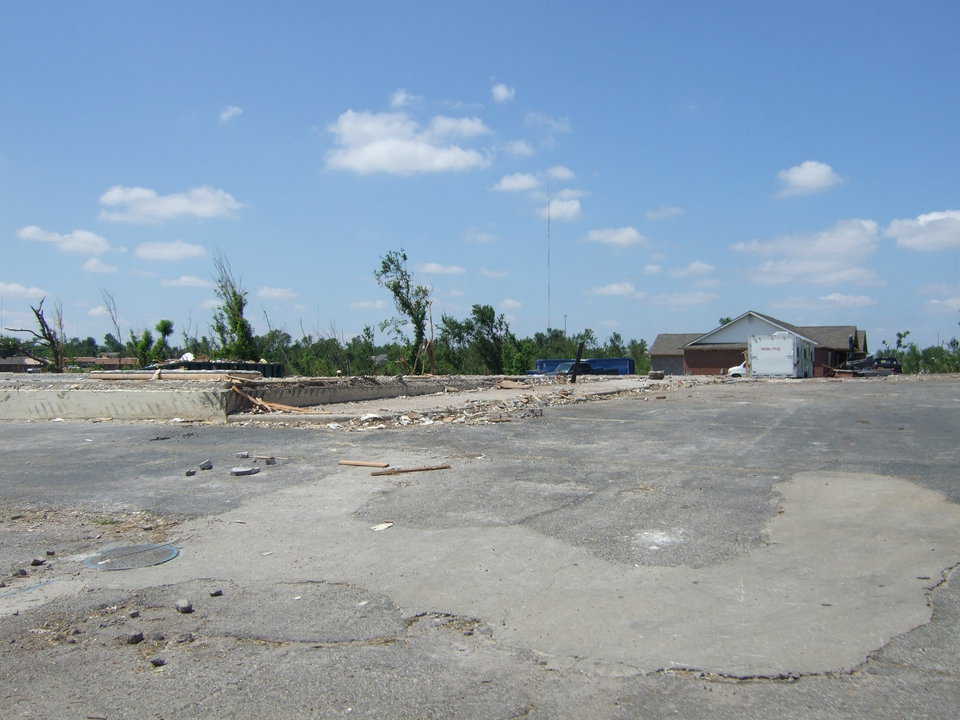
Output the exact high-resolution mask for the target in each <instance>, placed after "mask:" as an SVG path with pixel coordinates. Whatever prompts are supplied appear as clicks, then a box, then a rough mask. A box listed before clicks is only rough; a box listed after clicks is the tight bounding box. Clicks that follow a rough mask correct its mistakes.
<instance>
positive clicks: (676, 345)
mask: <svg viewBox="0 0 960 720" xmlns="http://www.w3.org/2000/svg"><path fill="white" fill-rule="evenodd" d="M700 335H702V333H660V334H659V335H657V339H656V340H654V341H653V345H652V346H651V347H650V354H651V355H678V356H679V355H683V346H684V345H686V344H687V343H688V342H690V341H692V340H696V339H697V338H698V337H700Z"/></svg>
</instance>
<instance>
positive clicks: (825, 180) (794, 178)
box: [777, 160, 843, 197]
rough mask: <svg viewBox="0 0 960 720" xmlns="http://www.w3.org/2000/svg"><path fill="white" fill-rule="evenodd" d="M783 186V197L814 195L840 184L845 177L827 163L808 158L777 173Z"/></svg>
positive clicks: (781, 193)
mask: <svg viewBox="0 0 960 720" xmlns="http://www.w3.org/2000/svg"><path fill="white" fill-rule="evenodd" d="M777 177H778V178H780V182H781V183H782V184H783V188H782V189H781V190H780V196H781V197H789V196H791V195H812V194H814V193H818V192H823V191H824V190H829V189H830V188H832V187H834V186H836V185H839V184H840V183H842V182H843V178H841V177H840V176H839V175H837V173H836V172H834V170H833V168H832V167H830V166H829V165H827V164H826V163H822V162H817V161H816V160H807V161H805V162H802V163H800V164H799V165H794V166H793V167H791V168H787V169H786V170H781V171H780V172H778V173H777Z"/></svg>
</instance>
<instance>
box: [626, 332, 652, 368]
mask: <svg viewBox="0 0 960 720" xmlns="http://www.w3.org/2000/svg"><path fill="white" fill-rule="evenodd" d="M627 352H628V353H629V354H630V357H632V358H633V363H634V365H636V367H637V373H638V374H640V375H646V374H647V373H648V372H650V352H649V351H648V350H647V341H646V340H643V339H640V340H631V341H630V344H629V345H628V346H627Z"/></svg>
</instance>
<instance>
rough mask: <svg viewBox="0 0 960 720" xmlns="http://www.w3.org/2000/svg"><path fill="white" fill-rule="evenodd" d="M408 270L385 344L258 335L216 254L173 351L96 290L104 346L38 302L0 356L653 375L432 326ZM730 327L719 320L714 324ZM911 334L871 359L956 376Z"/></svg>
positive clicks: (474, 330) (634, 351)
mask: <svg viewBox="0 0 960 720" xmlns="http://www.w3.org/2000/svg"><path fill="white" fill-rule="evenodd" d="M407 263H408V258H407V254H406V253H405V252H404V251H403V250H393V251H390V252H388V253H386V254H385V255H384V256H383V257H381V258H380V263H379V265H378V266H377V267H376V269H375V271H374V273H373V275H374V278H375V279H376V281H377V282H378V284H379V285H380V286H381V287H382V288H384V289H385V290H387V291H388V292H389V293H390V295H391V297H392V298H393V302H394V307H395V309H396V313H397V314H396V316H394V317H392V318H387V319H385V320H384V321H383V322H381V323H380V324H379V325H378V327H377V329H379V330H380V332H381V336H383V337H385V338H386V340H385V341H381V342H379V343H377V342H376V341H375V337H376V332H375V328H374V327H373V326H367V327H364V328H363V330H362V331H361V332H360V334H358V335H355V336H354V337H351V338H346V337H343V336H339V335H338V333H337V332H336V331H335V330H332V331H331V332H330V333H329V335H328V336H326V337H323V336H315V335H311V334H308V333H306V332H302V333H301V336H300V337H298V338H294V337H293V336H292V335H290V334H289V333H288V332H286V331H284V330H280V329H276V328H272V327H268V330H267V332H265V333H263V334H261V335H257V334H255V333H254V332H253V328H252V326H251V324H250V321H249V320H248V319H247V317H246V309H247V291H246V290H245V289H244V288H243V287H242V285H241V283H240V282H239V281H238V280H237V279H236V277H235V276H234V274H233V271H232V269H231V267H230V263H229V262H228V261H227V259H226V258H224V257H222V256H218V257H216V258H215V259H214V290H215V292H216V295H217V298H218V300H219V305H218V306H217V308H216V309H215V311H214V314H213V319H212V323H211V326H210V333H209V334H205V335H198V334H194V333H190V332H183V333H182V339H181V341H180V343H179V344H172V342H173V340H172V338H173V334H174V323H173V322H172V321H171V320H161V321H160V322H158V323H157V324H156V326H155V327H154V328H152V329H151V328H148V329H143V330H140V331H139V332H134V331H133V330H130V331H129V333H128V335H127V337H126V339H125V340H123V339H122V338H123V335H122V334H121V331H120V321H119V312H118V310H117V303H116V301H115V299H114V298H113V296H112V295H110V293H108V292H106V291H102V294H103V299H104V307H105V308H106V310H107V314H108V315H109V317H110V319H111V322H112V324H113V328H114V332H112V333H110V332H108V333H106V334H105V335H104V337H103V341H102V342H97V340H96V339H95V338H93V337H87V338H83V339H81V338H76V337H73V338H68V337H66V336H65V334H64V332H63V312H62V308H61V307H60V306H59V305H56V306H55V307H54V308H53V310H52V313H51V314H50V315H49V316H48V314H47V312H46V311H45V309H44V300H41V301H40V302H39V303H38V304H37V305H36V306H31V308H30V309H31V311H32V312H33V315H34V318H35V321H36V329H30V328H7V330H8V331H11V332H16V333H19V334H22V335H26V336H27V337H25V338H23V337H14V336H10V335H0V357H10V356H13V355H26V356H28V357H31V358H34V359H35V360H37V361H39V362H40V363H41V364H42V365H43V366H44V368H45V369H46V370H49V371H52V372H63V371H64V370H67V369H70V366H71V359H73V358H78V357H96V356H98V355H101V354H104V353H108V354H111V355H113V356H123V357H133V358H136V360H137V363H138V364H139V365H140V366H141V367H143V366H146V365H149V364H151V363H156V362H162V361H164V360H168V359H171V358H177V357H180V356H181V355H182V354H183V353H186V352H189V353H192V354H193V355H194V357H195V358H197V359H220V360H251V361H256V360H265V361H267V362H276V363H281V364H282V365H283V366H284V368H285V371H286V372H287V373H288V374H291V375H312V376H325V375H326V376H328V375H335V374H337V373H338V372H340V373H343V374H346V375H371V374H387V375H393V374H417V373H435V374H491V375H500V374H509V375H519V374H523V373H525V372H527V371H528V370H533V369H535V367H536V360H537V359H538V358H573V357H575V356H576V353H577V348H578V346H579V345H580V343H583V344H584V347H585V350H584V357H585V358H591V357H592V358H613V357H618V358H619V357H629V358H633V360H634V362H635V364H636V369H637V372H638V373H646V372H647V371H649V369H650V354H649V350H648V347H647V343H646V341H645V340H643V339H640V340H634V339H631V340H624V338H623V337H622V336H621V335H620V333H617V332H613V333H611V334H610V336H609V337H608V338H606V339H605V340H601V339H600V338H599V337H598V336H597V335H596V334H595V333H594V331H593V330H591V329H589V328H588V329H586V330H583V331H581V332H578V333H573V334H567V333H566V332H565V331H563V330H559V329H550V330H547V331H546V332H537V333H534V334H533V335H531V336H529V337H517V336H516V335H515V334H514V333H513V332H512V331H511V329H510V325H509V323H508V322H507V320H506V318H505V317H504V316H503V314H498V313H497V312H496V310H495V309H494V308H493V307H492V306H490V305H481V304H477V305H474V306H473V307H472V308H471V310H470V314H469V315H467V316H466V317H464V318H456V317H454V316H452V315H447V314H442V315H441V316H440V318H439V320H438V321H437V322H436V323H434V322H433V318H432V313H431V308H432V298H431V289H430V288H429V287H427V286H425V285H421V284H419V283H417V282H416V279H415V278H414V276H413V273H412V272H411V271H410V270H409V268H408V266H407ZM729 321H730V318H726V317H724V318H721V319H720V324H721V325H722V324H725V323H726V322H729ZM268 326H269V318H268ZM154 333H156V335H155V334H154ZM909 336H910V331H909V330H905V331H902V332H898V333H897V336H896V342H895V344H894V345H890V344H889V343H888V342H887V341H884V342H883V343H882V345H881V349H880V351H879V352H878V353H877V355H878V356H879V357H893V358H896V359H897V360H899V361H900V364H901V366H902V367H903V371H904V372H905V373H918V372H926V373H948V372H949V373H956V372H960V340H958V339H957V338H953V339H951V340H950V341H948V342H946V343H943V344H939V345H931V346H929V347H925V348H921V347H920V346H919V345H917V343H915V342H912V341H910V340H909Z"/></svg>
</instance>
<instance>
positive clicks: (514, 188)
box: [491, 173, 540, 192]
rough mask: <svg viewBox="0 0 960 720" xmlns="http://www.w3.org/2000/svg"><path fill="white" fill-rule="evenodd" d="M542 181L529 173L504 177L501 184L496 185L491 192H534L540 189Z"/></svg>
mask: <svg viewBox="0 0 960 720" xmlns="http://www.w3.org/2000/svg"><path fill="white" fill-rule="evenodd" d="M539 185H540V181H539V180H537V178H536V177H534V176H533V175H531V174H529V173H513V174H512V175H504V176H503V177H502V178H500V182H498V183H497V184H496V185H494V186H493V187H492V188H491V190H497V191H498V192H520V191H522V190H533V189H534V188H535V187H539Z"/></svg>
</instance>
